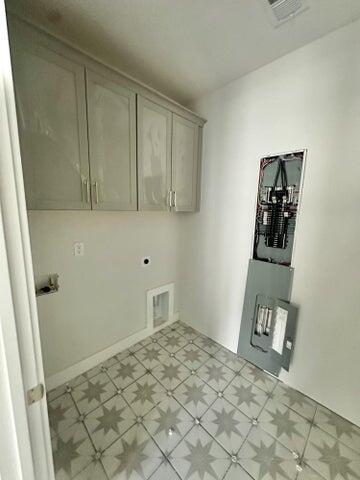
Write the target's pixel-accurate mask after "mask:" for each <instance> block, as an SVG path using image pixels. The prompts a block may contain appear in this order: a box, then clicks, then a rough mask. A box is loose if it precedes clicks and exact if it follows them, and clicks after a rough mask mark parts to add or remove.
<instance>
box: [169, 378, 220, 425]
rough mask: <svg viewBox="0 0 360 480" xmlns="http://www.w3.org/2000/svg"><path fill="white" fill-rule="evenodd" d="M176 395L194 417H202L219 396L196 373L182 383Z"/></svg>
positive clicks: (176, 390)
mask: <svg viewBox="0 0 360 480" xmlns="http://www.w3.org/2000/svg"><path fill="white" fill-rule="evenodd" d="M174 396H175V398H176V399H177V400H178V402H179V403H180V404H181V405H182V406H183V407H184V408H186V410H187V411H188V412H189V413H190V414H191V415H192V416H193V417H194V418H201V417H202V415H203V414H204V413H205V412H206V410H207V409H208V408H209V407H210V405H211V404H212V403H214V401H215V400H216V398H217V396H216V393H215V392H214V390H212V389H211V388H210V387H209V386H208V385H206V383H205V382H203V381H202V380H201V379H200V378H198V377H197V376H195V375H191V376H190V377H189V378H188V379H186V380H185V381H184V382H183V383H181V384H180V385H179V386H178V387H177V388H176V389H175V392H174Z"/></svg>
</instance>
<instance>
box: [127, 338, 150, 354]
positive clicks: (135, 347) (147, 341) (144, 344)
mask: <svg viewBox="0 0 360 480" xmlns="http://www.w3.org/2000/svg"><path fill="white" fill-rule="evenodd" d="M151 342H152V337H146V338H144V340H141V341H140V342H137V343H135V344H134V345H132V346H131V347H129V348H128V350H129V351H130V352H137V351H138V350H140V349H141V348H144V347H147V346H148V345H150V343H151Z"/></svg>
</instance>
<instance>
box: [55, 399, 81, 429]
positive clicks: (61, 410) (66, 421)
mask: <svg viewBox="0 0 360 480" xmlns="http://www.w3.org/2000/svg"><path fill="white" fill-rule="evenodd" d="M48 414H49V424H50V432H51V436H54V435H56V434H58V433H59V432H60V431H61V430H64V429H65V428H69V427H71V425H74V423H76V422H77V421H78V417H79V413H78V411H77V409H76V406H75V403H74V400H73V399H72V397H71V395H70V394H69V393H65V394H64V395H61V397H58V398H56V399H55V400H53V401H52V402H49V403H48Z"/></svg>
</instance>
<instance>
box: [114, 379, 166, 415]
mask: <svg viewBox="0 0 360 480" xmlns="http://www.w3.org/2000/svg"><path fill="white" fill-rule="evenodd" d="M123 396H124V398H125V400H126V401H127V402H128V404H129V405H130V406H131V408H132V410H133V411H134V412H135V414H136V415H137V416H142V417H143V416H144V415H146V414H147V413H148V412H149V411H150V410H151V409H152V408H153V407H154V406H155V405H157V404H158V403H160V402H161V400H163V399H164V398H165V396H166V390H165V388H164V387H163V386H162V385H161V384H160V383H159V382H158V381H157V380H156V379H155V378H154V377H153V376H152V375H151V374H146V375H144V376H143V377H141V378H139V380H136V381H135V382H134V383H132V384H131V385H130V386H129V387H127V388H126V389H125V390H124V392H123Z"/></svg>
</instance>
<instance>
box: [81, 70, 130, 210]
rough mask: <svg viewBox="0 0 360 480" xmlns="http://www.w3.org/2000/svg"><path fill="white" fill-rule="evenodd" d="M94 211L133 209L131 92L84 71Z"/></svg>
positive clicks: (117, 84)
mask: <svg viewBox="0 0 360 480" xmlns="http://www.w3.org/2000/svg"><path fill="white" fill-rule="evenodd" d="M86 86H87V102H88V124H89V156H90V171H91V189H92V190H91V192H92V206H93V209H94V210H136V208H137V200H136V109H135V93H134V92H131V91H130V90H128V89H126V88H124V87H122V86H121V85H120V84H119V83H115V82H113V81H110V80H107V79H106V78H104V77H102V76H100V75H97V74H95V73H93V72H91V71H87V72H86Z"/></svg>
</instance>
